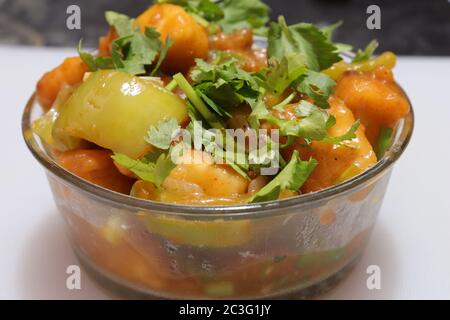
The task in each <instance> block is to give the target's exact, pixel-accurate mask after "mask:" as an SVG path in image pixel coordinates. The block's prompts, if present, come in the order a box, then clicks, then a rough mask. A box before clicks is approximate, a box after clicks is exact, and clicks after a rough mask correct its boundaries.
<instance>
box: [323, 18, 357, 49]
mask: <svg viewBox="0 0 450 320" xmlns="http://www.w3.org/2000/svg"><path fill="white" fill-rule="evenodd" d="M342 24H343V22H342V20H339V21H338V22H336V23H333V24H330V25H328V26H325V27H323V28H322V29H321V31H322V32H323V34H324V35H325V37H327V39H328V41H332V37H333V33H334V31H335V30H336V29H337V28H339V27H340V26H341V25H342ZM334 46H335V47H336V48H337V50H338V52H351V51H352V48H353V47H352V46H351V45H349V44H346V43H339V42H336V43H334Z"/></svg>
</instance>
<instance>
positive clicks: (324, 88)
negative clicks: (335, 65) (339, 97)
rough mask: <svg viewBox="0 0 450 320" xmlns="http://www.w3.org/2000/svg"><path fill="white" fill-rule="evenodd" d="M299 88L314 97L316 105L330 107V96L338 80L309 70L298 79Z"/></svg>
mask: <svg viewBox="0 0 450 320" xmlns="http://www.w3.org/2000/svg"><path fill="white" fill-rule="evenodd" d="M297 83H298V84H297V90H298V91H299V92H302V93H305V94H306V95H307V96H308V97H310V98H312V99H313V100H314V102H315V103H316V105H318V106H319V107H321V108H328V107H329V105H328V98H329V96H330V94H331V92H332V90H333V88H334V86H335V85H336V82H335V81H334V80H333V79H331V78H330V77H329V76H328V75H326V74H324V73H321V72H316V71H311V70H308V71H306V72H305V74H304V76H302V77H301V78H300V79H299V80H298V81H297Z"/></svg>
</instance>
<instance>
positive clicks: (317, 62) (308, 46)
mask: <svg viewBox="0 0 450 320" xmlns="http://www.w3.org/2000/svg"><path fill="white" fill-rule="evenodd" d="M292 53H300V54H301V55H302V56H303V59H304V61H305V64H306V66H307V67H308V68H309V69H311V70H313V71H320V70H323V69H326V68H329V67H330V66H331V65H332V64H333V63H335V62H337V61H340V60H341V57H340V56H339V54H338V52H337V48H336V47H335V46H334V45H333V43H332V42H331V41H330V40H328V39H327V36H326V35H325V34H324V33H323V32H322V31H321V30H320V29H319V28H317V27H316V26H314V25H312V24H309V23H298V24H295V25H292V26H289V27H288V26H287V25H286V21H285V20H284V17H282V16H280V17H279V19H278V23H276V22H272V23H271V24H270V26H269V36H268V55H269V57H276V58H277V59H278V61H280V60H281V59H283V57H284V56H286V55H288V54H292Z"/></svg>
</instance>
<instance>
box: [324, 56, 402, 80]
mask: <svg viewBox="0 0 450 320" xmlns="http://www.w3.org/2000/svg"><path fill="white" fill-rule="evenodd" d="M396 62H397V57H396V55H395V54H393V53H392V52H389V51H387V52H384V53H382V54H381V55H379V56H378V57H375V58H372V59H369V60H367V61H363V62H360V63H348V62H345V61H340V62H337V63H335V64H334V65H332V66H331V67H330V68H328V69H326V70H323V71H322V72H323V73H325V74H327V75H329V76H330V77H331V78H333V79H334V80H337V79H338V78H339V77H340V76H341V75H342V74H343V73H344V72H346V71H362V72H367V71H373V70H374V69H375V68H376V67H378V66H385V67H386V68H389V69H393V68H394V67H395V63H396Z"/></svg>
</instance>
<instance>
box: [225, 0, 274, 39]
mask: <svg viewBox="0 0 450 320" xmlns="http://www.w3.org/2000/svg"><path fill="white" fill-rule="evenodd" d="M219 5H220V7H221V8H222V10H223V13H224V18H223V19H221V20H219V21H218V24H219V25H220V26H221V28H222V30H223V32H225V33H231V32H233V31H235V30H239V29H245V28H251V29H254V32H255V33H256V34H262V33H264V28H263V27H264V25H265V24H266V23H267V21H269V7H268V6H267V5H266V4H264V3H263V2H262V1H260V0H245V1H242V0H225V1H223V2H220V3H219Z"/></svg>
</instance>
